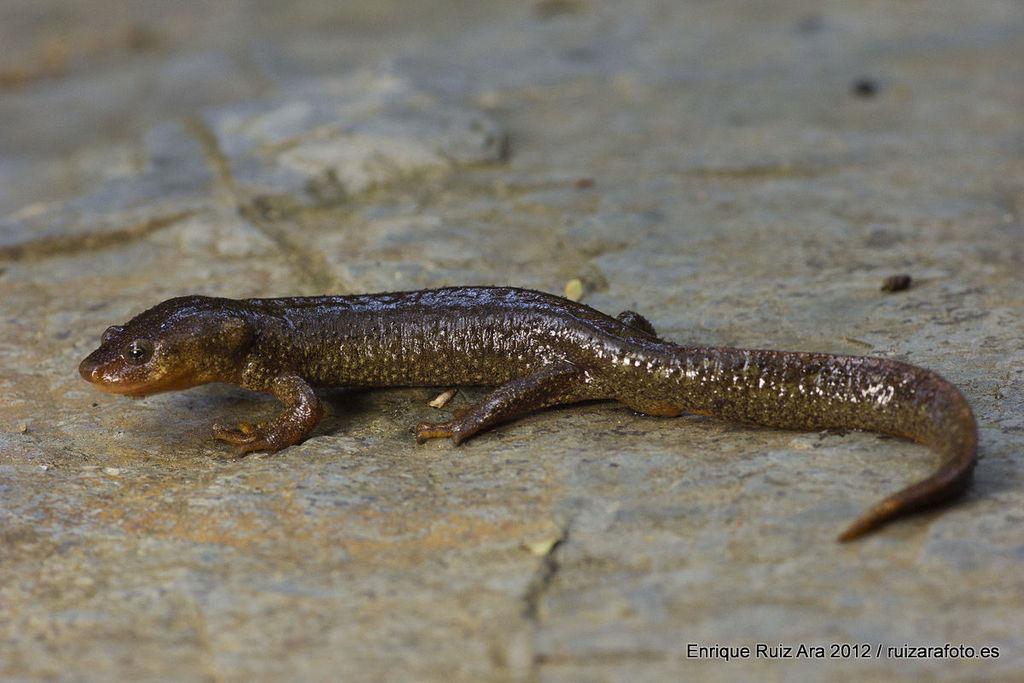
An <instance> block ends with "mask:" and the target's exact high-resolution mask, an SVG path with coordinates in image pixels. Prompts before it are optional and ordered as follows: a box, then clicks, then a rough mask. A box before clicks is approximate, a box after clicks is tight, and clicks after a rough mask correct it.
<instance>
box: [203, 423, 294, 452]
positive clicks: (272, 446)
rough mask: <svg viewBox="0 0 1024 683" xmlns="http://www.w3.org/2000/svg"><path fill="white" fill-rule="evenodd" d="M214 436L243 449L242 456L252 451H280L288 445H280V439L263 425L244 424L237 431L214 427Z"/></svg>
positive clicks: (218, 426)
mask: <svg viewBox="0 0 1024 683" xmlns="http://www.w3.org/2000/svg"><path fill="white" fill-rule="evenodd" d="M213 436H214V437H215V438H217V439H220V440H222V441H230V442H231V443H235V444H238V445H239V446H241V447H242V455H245V454H246V453H250V452H252V451H278V450H281V449H282V448H284V447H285V446H287V445H288V444H281V443H278V441H279V439H277V438H276V437H275V435H274V434H271V433H270V432H269V431H268V430H267V429H266V426H265V425H263V424H259V425H252V424H249V423H248V422H243V423H241V424H240V425H238V428H237V429H228V428H227V427H221V426H220V425H217V424H215V425H213Z"/></svg>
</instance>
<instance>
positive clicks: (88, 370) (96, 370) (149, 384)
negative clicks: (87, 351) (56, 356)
mask: <svg viewBox="0 0 1024 683" xmlns="http://www.w3.org/2000/svg"><path fill="white" fill-rule="evenodd" d="M121 370H123V368H112V367H111V366H110V365H109V364H107V363H103V362H100V361H97V360H93V359H92V357H91V356H90V357H89V358H86V359H85V360H83V361H82V363H81V364H80V365H79V366H78V373H79V374H80V375H81V376H82V379H84V380H85V381H87V382H89V383H90V384H92V385H93V386H94V387H96V388H97V389H99V390H100V391H105V392H107V393H108V394H121V395H123V396H130V397H132V398H141V397H143V396H149V395H150V394H157V393H160V392H162V391H173V390H175V389H186V388H188V387H190V386H193V384H194V382H192V381H190V379H191V378H190V377H189V375H188V373H184V372H182V373H178V374H176V375H173V374H165V375H163V376H161V377H156V378H154V377H145V378H139V379H135V381H133V378H132V377H130V376H126V375H125V373H123V372H121Z"/></svg>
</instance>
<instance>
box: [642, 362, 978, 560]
mask: <svg viewBox="0 0 1024 683" xmlns="http://www.w3.org/2000/svg"><path fill="white" fill-rule="evenodd" d="M671 347H674V348H671ZM664 351H665V356H664V357H663V358H664V362H665V366H663V368H662V370H661V374H662V377H663V378H664V380H663V382H665V384H662V385H661V386H662V390H663V391H664V393H662V394H661V395H662V396H667V397H668V401H669V402H670V403H671V404H672V405H674V406H676V407H678V408H681V409H683V410H685V411H688V412H691V413H696V414H699V415H706V416H708V417H713V418H718V419H725V420H731V421H735V422H745V423H748V424H757V425H763V426H767V427H780V428H785V429H800V430H818V429H862V430H866V431H873V432H882V433H886V434H895V435H897V436H903V437H907V438H910V439H914V440H915V441H919V442H921V443H923V444H924V445H926V446H928V447H929V448H931V449H932V450H934V451H936V452H937V453H939V454H940V455H941V456H942V457H943V461H942V464H941V465H939V468H938V469H937V470H936V471H935V473H934V474H932V476H930V477H928V478H927V479H924V480H923V481H920V482H918V483H916V484H913V485H912V486H909V487H907V488H905V489H903V490H901V491H899V492H897V493H894V494H893V495H891V496H889V497H888V498H886V499H884V500H883V501H881V502H880V503H878V504H876V505H875V506H873V507H872V508H870V509H869V510H868V511H867V512H865V513H864V514H863V515H861V516H860V517H858V518H857V519H856V520H854V522H853V523H852V524H850V526H848V527H847V528H846V530H845V531H843V533H842V534H840V535H839V540H840V541H844V542H845V541H850V540H852V539H854V538H857V537H858V536H861V535H862V534H864V533H866V532H868V531H870V530H872V529H875V528H877V527H879V526H881V525H882V524H884V523H886V522H888V521H890V520H892V519H895V518H896V517H900V516H902V515H905V514H907V513H909V512H913V511H915V510H920V509H922V508H925V507H929V506H932V505H935V504H937V503H941V502H944V501H947V500H949V499H951V498H954V497H956V496H958V495H960V494H961V493H963V491H964V490H965V489H966V488H967V486H968V484H969V483H970V480H971V473H972V472H973V470H974V465H975V463H976V462H977V441H978V436H977V425H976V423H975V420H974V415H973V414H972V413H971V408H970V406H969V405H968V404H967V401H966V400H965V399H964V397H963V395H961V393H960V392H959V391H958V390H957V388H956V387H955V386H953V385H952V384H950V383H949V382H947V381H946V380H945V379H943V378H942V377H940V376H939V375H938V374H936V373H934V372H932V371H930V370H926V369H924V368H919V367H916V366H913V365H908V364H906V363H900V362H897V361H892V360H887V359H883V358H867V357H857V356H834V355H829V354H819V353H787V352H782V351H753V350H745V349H729V348H692V347H691V348H688V347H679V346H674V345H670V344H666V345H665V348H664ZM653 388H654V387H652V389H653Z"/></svg>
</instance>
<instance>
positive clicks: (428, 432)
mask: <svg viewBox="0 0 1024 683" xmlns="http://www.w3.org/2000/svg"><path fill="white" fill-rule="evenodd" d="M79 371H80V372H81V374H82V377H84V378H85V379H86V380H88V381H89V382H91V383H93V385H94V386H96V387H97V388H99V389H102V390H104V391H109V392H112V393H120V394H127V395H130V396H146V395H149V394H153V393H157V392H160V391H170V390H174V389H184V388H186V387H190V386H195V385H197V384H203V383H206V382H228V383H231V384H237V385H238V386H241V387H243V388H245V389H250V390H252V391H260V392H268V393H272V394H274V395H275V396H277V398H278V399H280V401H281V402H282V403H283V404H284V411H283V412H282V413H281V414H280V415H278V416H277V417H276V418H274V419H273V420H271V421H270V422H269V423H267V424H263V425H257V426H253V425H249V424H243V425H240V426H239V427H238V429H225V428H223V427H219V426H216V425H215V426H214V435H215V436H216V437H217V438H220V439H224V440H227V441H231V442H233V443H237V444H240V445H241V446H242V450H243V452H248V451H256V450H278V449H281V448H284V447H286V446H290V445H292V444H294V443H297V442H298V441H300V440H301V439H302V438H304V437H305V436H306V435H307V434H308V433H309V432H310V430H312V429H313V427H314V426H316V424H317V423H318V422H319V421H320V418H321V417H322V415H323V411H322V408H321V406H320V401H319V400H318V398H317V396H316V392H315V388H317V387H327V386H431V385H439V386H452V385H499V386H498V388H497V389H495V390H494V392H492V393H491V394H489V395H488V396H487V397H486V398H485V399H484V400H483V401H481V402H480V403H478V404H476V405H474V406H471V407H470V408H468V409H466V410H464V411H460V412H457V413H456V415H455V417H454V418H453V419H452V420H450V421H448V422H444V423H439V424H428V423H423V424H420V425H418V426H417V428H416V436H417V440H418V441H420V442H422V441H424V440H426V439H428V438H432V437H450V438H451V439H452V441H453V442H455V443H456V444H457V443H459V442H460V441H462V440H463V439H466V438H468V437H470V436H472V435H473V434H475V433H476V432H478V431H480V430H482V429H486V428H487V427H490V426H491V425H494V424H496V423H498V422H502V421H505V420H508V419H511V418H513V417H515V416H517V415H521V414H523V413H526V412H529V411H532V410H536V409H539V408H544V407H547V406H552V405H557V404H564V403H573V402H576V401H582V400H588V399H617V400H619V401H622V402H623V403H625V404H626V405H628V406H630V407H632V408H634V409H635V410H638V411H640V412H643V413H647V414H651V415H665V416H674V415H678V414H679V413H681V412H684V411H685V412H689V413H696V414H699V415H706V416H710V417H714V418H718V419H723V420H732V421H737V422H744V423H749V424H757V425H765V426H769V427H781V428H786V429H802V430H820V429H829V428H831V429H864V430H870V431H876V432H885V433H890V434H898V435H901V436H906V437H909V438H911V439H915V440H917V441H920V442H922V443H924V444H926V445H928V446H929V447H931V448H932V449H933V450H935V451H936V452H938V453H939V454H940V455H941V456H942V457H943V462H942V464H941V465H940V466H939V468H938V470H937V471H936V472H935V473H934V474H933V475H932V476H930V477H928V478H927V479H925V480H923V481H921V482H919V483H917V484H914V485H913V486H910V487H909V488H906V489H904V490H902V491H900V492H898V493H896V494H894V495H892V496H890V497H889V498H886V499H885V500H883V501H882V502H880V503H878V504H877V505H875V506H874V507H873V508H871V509H870V510H868V511H867V512H866V513H865V514H864V515H862V516H861V517H859V518H858V519H857V520H855V521H854V522H853V524H851V525H850V526H849V527H848V528H847V529H846V530H845V531H844V532H843V534H842V535H841V536H840V540H843V541H845V540H850V539H852V538H855V537H857V536H859V535H861V534H862V533H864V532H865V531H868V530H870V529H872V528H874V527H876V526H878V525H880V524H882V523H883V522H886V521H888V520H890V519H893V518H895V517H898V516H900V515H903V514H905V513H907V512H911V511H913V510H917V509H920V508H923V507H927V506H930V505H933V504H935V503H939V502H942V501H945V500H948V499H950V498H952V497H954V496H957V495H958V494H960V493H961V492H962V491H963V490H964V489H965V488H966V486H967V484H968V483H969V481H970V476H971V472H972V470H973V469H974V465H975V461H976V442H977V434H976V431H977V429H976V426H975V421H974V416H973V415H972V414H971V409H970V407H969V406H968V405H967V402H966V401H965V400H964V398H963V396H961V394H960V392H959V391H957V389H956V387H954V386H953V385H952V384H950V383H949V382H946V381H945V380H944V379H942V378H941V377H939V376H938V375H937V374H935V373H933V372H931V371H929V370H925V369H923V368H918V367H915V366H912V365H907V364H905V363H899V362H896V361H890V360H884V359H879V358H863V357H855V356H833V355H827V354H814V353H789V352H782V351H755V350H746V349H730V348H706V347H682V346H678V345H676V344H673V343H671V342H667V341H664V340H662V339H659V338H658V337H657V335H656V334H655V331H654V328H653V327H652V326H651V324H650V323H649V322H647V321H646V320H645V319H644V318H643V317H641V316H640V315H638V314H636V313H633V312H631V311H625V312H623V313H622V314H620V315H619V317H618V318H611V317H609V316H606V315H604V314H603V313H599V312H598V311H595V310H594V309H592V308H589V307H587V306H584V305H582V304H578V303H574V302H572V301H568V300H566V299H562V298H559V297H556V296H551V295H549V294H543V293H541V292H533V291H529V290H523V289H512V288H498V287H451V288H447V289H437V290H426V291H419V292H400V293H394V294H372V295H359V296H344V297H305V298H285V299H243V300H234V299H218V298H210V297H200V296H189V297H181V298H177V299H170V300H168V301H165V302H163V303H161V304H158V305H157V306H154V307H153V308H151V309H150V310H148V311H146V312H145V313H142V314H140V315H138V316H136V317H135V318H133V319H132V320H131V321H129V322H128V323H127V324H125V325H124V326H115V327H111V328H109V329H107V331H106V332H105V333H104V334H103V342H102V344H101V345H100V347H99V348H98V349H96V350H95V351H94V352H92V353H91V354H90V355H89V356H88V357H87V358H86V359H85V360H83V361H82V363H81V365H80V367H79Z"/></svg>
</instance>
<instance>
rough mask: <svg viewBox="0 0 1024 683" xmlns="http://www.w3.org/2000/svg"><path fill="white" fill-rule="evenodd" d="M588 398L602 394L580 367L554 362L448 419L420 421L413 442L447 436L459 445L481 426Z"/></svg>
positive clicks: (513, 381) (485, 426)
mask: <svg viewBox="0 0 1024 683" xmlns="http://www.w3.org/2000/svg"><path fill="white" fill-rule="evenodd" d="M591 398H602V396H599V395H597V389H596V388H595V387H594V386H593V385H592V384H590V383H589V382H588V381H587V378H586V375H585V373H584V372H583V370H581V369H580V368H578V367H576V366H575V365H572V364H570V363H565V362H562V363H554V364H552V365H547V366H545V367H544V368H542V369H541V370H538V371H537V372H535V373H534V374H532V375H528V376H526V377H521V378H519V379H514V380H512V381H511V382H508V383H506V384H503V385H501V386H500V387H498V388H497V389H495V390H494V391H492V392H491V393H490V394H488V395H487V397H486V398H484V400H482V401H480V402H479V403H477V404H476V405H473V406H470V407H469V408H466V409H464V410H460V411H457V412H456V413H455V416H454V417H453V418H452V419H451V420H448V421H447V422H437V423H432V422H421V423H420V424H418V425H416V441H417V442H419V443H423V442H424V441H426V440H427V439H433V438H437V437H446V436H447V437H451V440H452V442H453V443H455V444H456V445H458V444H459V443H460V442H461V441H463V440H464V439H468V438H469V437H471V436H473V435H474V434H476V433H477V432H479V431H480V430H482V429H487V428H488V427H490V426H492V425H495V424H498V423H499V422H504V421H506V420H510V419H512V418H514V417H516V416H518V415H522V414H523V413H528V412H530V411H532V410H538V409H540V408H546V407H548V406H553V405H559V404H564V403H575V402H577V401H584V400H587V399H591Z"/></svg>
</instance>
